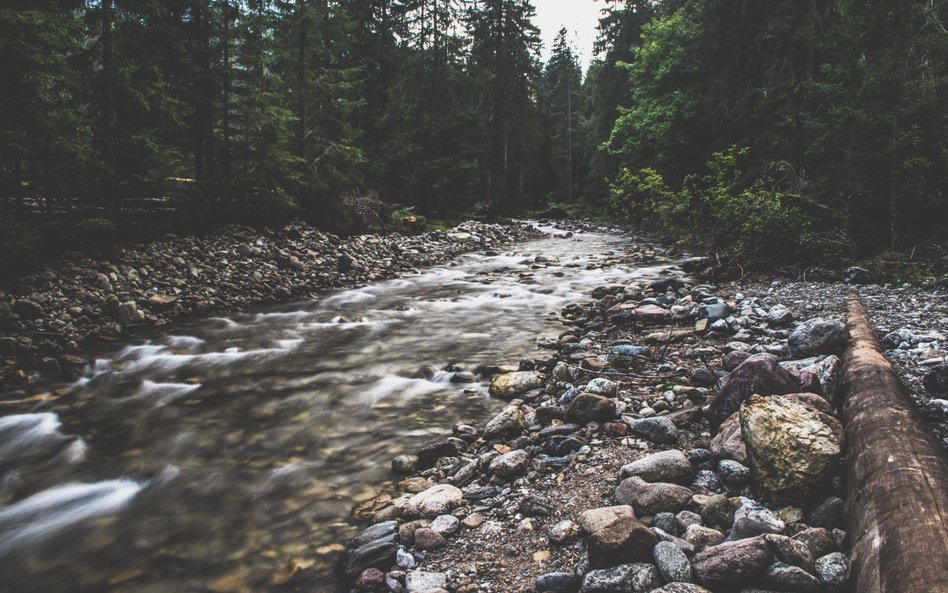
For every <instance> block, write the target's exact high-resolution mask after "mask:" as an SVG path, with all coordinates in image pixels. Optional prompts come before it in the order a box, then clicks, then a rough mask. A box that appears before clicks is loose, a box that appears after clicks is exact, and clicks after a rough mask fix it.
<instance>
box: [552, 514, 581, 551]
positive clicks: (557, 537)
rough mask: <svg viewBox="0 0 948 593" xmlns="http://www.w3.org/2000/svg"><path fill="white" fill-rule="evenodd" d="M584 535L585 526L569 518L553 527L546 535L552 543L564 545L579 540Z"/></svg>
mask: <svg viewBox="0 0 948 593" xmlns="http://www.w3.org/2000/svg"><path fill="white" fill-rule="evenodd" d="M582 535H583V528H582V527H580V526H579V524H577V523H575V522H573V521H570V520H569V519H564V520H562V521H559V522H558V523H556V525H554V526H553V527H551V528H550V531H549V533H548V534H547V536H546V537H547V539H548V540H550V543H551V544H558V545H563V544H571V543H573V542H575V541H577V540H578V539H579V538H580V537H582Z"/></svg>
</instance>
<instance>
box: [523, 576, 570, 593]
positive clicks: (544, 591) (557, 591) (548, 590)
mask: <svg viewBox="0 0 948 593" xmlns="http://www.w3.org/2000/svg"><path fill="white" fill-rule="evenodd" d="M534 588H535V589H536V591H537V593H576V591H579V577H577V576H576V574H575V573H572V572H548V573H546V574H544V575H540V576H539V577H537V581H536V584H535V585H534Z"/></svg>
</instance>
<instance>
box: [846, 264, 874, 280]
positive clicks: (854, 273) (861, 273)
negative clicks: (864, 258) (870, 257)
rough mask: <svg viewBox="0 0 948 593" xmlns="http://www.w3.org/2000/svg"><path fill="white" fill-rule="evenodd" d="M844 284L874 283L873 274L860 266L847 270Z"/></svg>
mask: <svg viewBox="0 0 948 593" xmlns="http://www.w3.org/2000/svg"><path fill="white" fill-rule="evenodd" d="M843 282H845V283H846V284H869V283H870V282H872V272H870V271H869V270H867V269H866V268H860V267H858V266H852V267H849V268H846V270H845V271H844V272H843Z"/></svg>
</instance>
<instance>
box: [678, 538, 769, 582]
mask: <svg viewBox="0 0 948 593" xmlns="http://www.w3.org/2000/svg"><path fill="white" fill-rule="evenodd" d="M773 559H774V555H773V552H771V551H770V546H768V545H767V542H765V541H764V540H763V539H762V538H759V537H755V538H751V539H744V540H740V541H736V542H728V543H723V544H720V545H717V546H713V547H710V548H708V549H706V550H704V551H703V552H699V553H698V554H697V555H696V556H695V557H694V559H693V560H692V562H691V568H692V570H694V574H695V580H696V581H697V582H698V583H699V584H701V585H704V586H706V587H710V588H712V589H715V588H718V587H722V586H724V585H731V584H735V583H740V582H743V581H745V580H747V579H750V578H753V577H756V576H758V575H760V574H761V573H763V572H764V571H765V570H766V569H767V567H768V566H770V564H771V563H772V562H773Z"/></svg>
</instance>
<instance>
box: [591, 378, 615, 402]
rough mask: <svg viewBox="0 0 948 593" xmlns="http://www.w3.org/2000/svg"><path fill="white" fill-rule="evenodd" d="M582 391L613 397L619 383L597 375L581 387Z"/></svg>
mask: <svg viewBox="0 0 948 593" xmlns="http://www.w3.org/2000/svg"><path fill="white" fill-rule="evenodd" d="M583 391H585V392H586V393H593V394H595V395H603V396H606V397H615V396H616V394H617V393H618V392H619V384H618V383H616V382H615V381H610V380H609V379H603V378H602V377H597V378H595V379H593V380H591V381H590V382H589V383H587V384H586V387H584V388H583Z"/></svg>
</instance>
